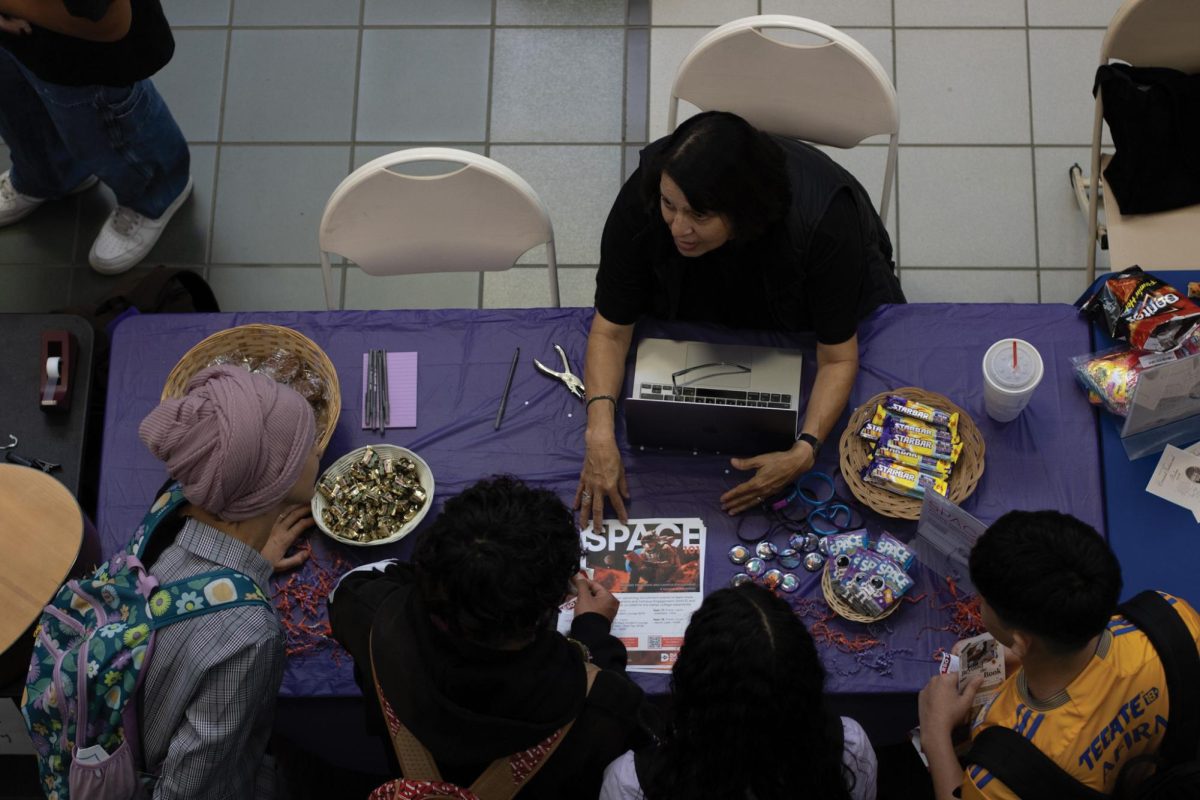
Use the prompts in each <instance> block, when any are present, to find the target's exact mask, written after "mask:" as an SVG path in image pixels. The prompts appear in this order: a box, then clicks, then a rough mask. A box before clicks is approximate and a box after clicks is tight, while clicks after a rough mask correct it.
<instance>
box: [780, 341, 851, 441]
mask: <svg viewBox="0 0 1200 800" xmlns="http://www.w3.org/2000/svg"><path fill="white" fill-rule="evenodd" d="M852 341H853V345H852V350H850V349H847V347H846V346H844V345H836V346H835V347H836V348H837V349H840V350H842V351H843V352H841V353H840V354H839V355H840V357H838V358H830V357H829V356H828V354H823V353H822V350H823V348H822V347H821V346H818V347H817V377H816V379H815V380H814V381H813V389H812V394H811V395H810V396H809V398H808V410H807V411H806V412H805V414H804V423H803V424H802V426H801V428H800V431H801V433H809V434H812V435H813V436H815V437H817V441H819V442H824V441H825V440H826V439H827V438H828V437H829V434H830V432H831V431H832V430H833V426H834V425H836V424H837V421H838V418H839V417H841V415H842V411H844V410H845V409H846V402H847V401H848V400H849V399H850V390H851V389H853V388H854V379H855V378H856V377H857V376H858V340H857V337H855V338H854V340H852ZM851 354H852V357H851ZM807 446H808V445H806V444H805V443H804V442H799V441H798V442H796V445H795V447H805V448H807Z"/></svg>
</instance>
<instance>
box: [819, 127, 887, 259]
mask: <svg viewBox="0 0 1200 800" xmlns="http://www.w3.org/2000/svg"><path fill="white" fill-rule="evenodd" d="M820 149H821V150H822V151H823V152H824V153H826V154H827V155H828V156H829V157H830V158H832V159H833V160H834V161H836V162H837V163H839V164H841V165H842V166H843V167H845V168H846V171H847V172H849V173H850V174H851V175H853V176H854V177H855V178H856V179H857V180H858V182H859V183H861V184H862V187H863V188H864V189H866V190H867V194H868V195H869V196H870V198H871V202H872V203H874V204H875V211H876V213H878V212H879V206H880V200H881V198H882V197H883V173H884V171H885V170H886V169H887V148H886V147H877V146H869V147H854V148H851V149H849V150H840V149H838V148H836V147H821V148H820ZM887 229H888V235H889V236H891V237H892V245H893V247H894V246H895V244H896V184H895V176H893V178H892V202H891V205H890V207H889V208H888V218H887Z"/></svg>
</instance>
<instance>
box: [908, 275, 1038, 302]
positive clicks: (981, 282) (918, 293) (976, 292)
mask: <svg viewBox="0 0 1200 800" xmlns="http://www.w3.org/2000/svg"><path fill="white" fill-rule="evenodd" d="M1037 278H1038V275H1037V270H1032V269H1026V270H1015V269H1014V270H990V269H988V270H972V269H914V268H912V267H906V268H905V270H904V276H903V280H902V282H903V284H904V295H905V297H907V298H908V302H910V303H1036V302H1037V293H1038V280H1037Z"/></svg>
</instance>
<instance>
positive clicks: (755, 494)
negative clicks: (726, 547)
mask: <svg viewBox="0 0 1200 800" xmlns="http://www.w3.org/2000/svg"><path fill="white" fill-rule="evenodd" d="M813 462H814V459H813V454H812V449H811V448H809V447H808V445H804V446H803V447H797V448H794V449H792V450H788V451H786V452H776V453H766V454H764V455H761V456H754V457H753V458H731V459H730V460H729V463H730V464H732V465H733V468H734V469H740V470H751V469H753V470H757V471H756V472H755V473H754V477H753V478H751V479H750V480H748V481H745V482H743V483H740V484H738V485H737V486H735V487H733V488H732V489H730V490H729V491H728V492H726V493H725V494H723V495H721V510H722V511H727V512H729V514H730V515H731V516H733V515H736V514H740V513H742V512H743V511H745V510H746V509H748V508H753V507H754V506H756V505H759V504H761V503H762V502H763V501H764V500H766V499H767V498H769V497H773V496H774V495H777V494H779V493H780V492H782V491H783V489H784V487H786V486H787V485H788V484H789V483H791V482H793V481H794V480H796V478H799V477H800V476H801V475H803V474H804V473H805V472H808V471H809V470H810V469H812V467H813Z"/></svg>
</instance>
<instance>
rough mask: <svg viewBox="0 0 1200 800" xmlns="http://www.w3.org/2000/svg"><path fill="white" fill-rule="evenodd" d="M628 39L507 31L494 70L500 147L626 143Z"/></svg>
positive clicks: (573, 31) (580, 31)
mask: <svg viewBox="0 0 1200 800" xmlns="http://www.w3.org/2000/svg"><path fill="white" fill-rule="evenodd" d="M624 75H625V34H624V32H623V31H620V30H617V29H610V28H601V29H595V28H541V29H538V28H502V29H499V30H497V31H496V39H495V54H494V56H493V65H492V130H491V136H492V141H499V142H504V141H508V142H619V141H621V104H622V102H623V97H624V88H625V86H624Z"/></svg>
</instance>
